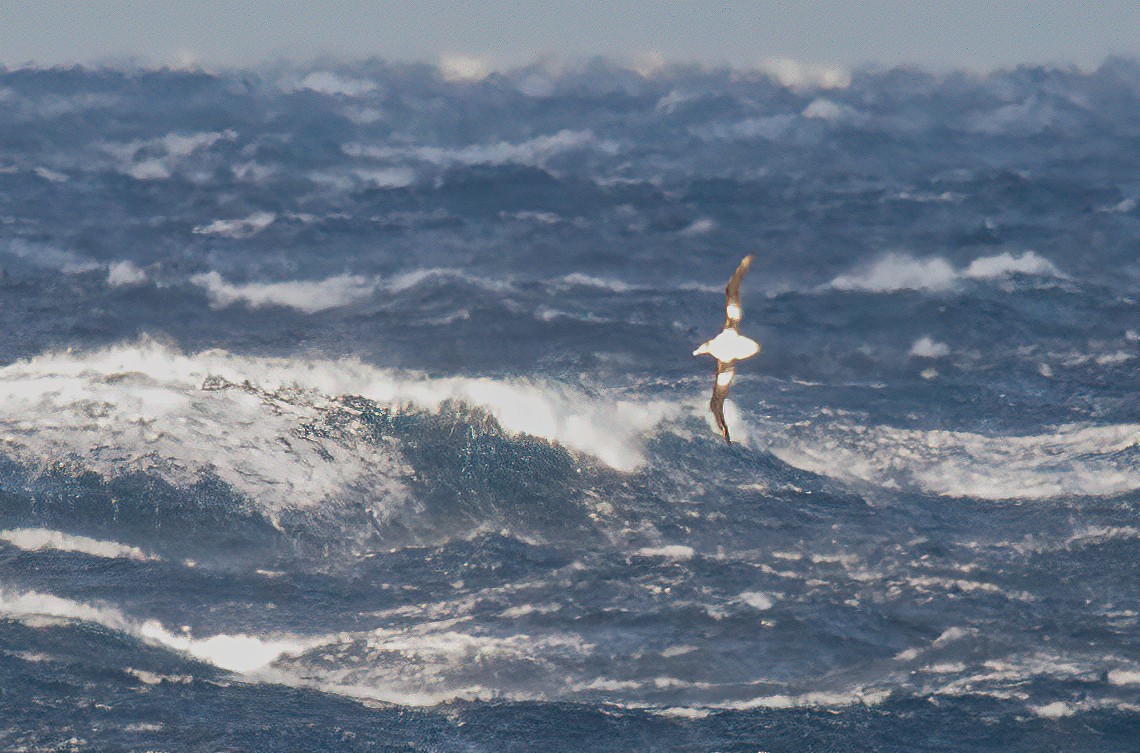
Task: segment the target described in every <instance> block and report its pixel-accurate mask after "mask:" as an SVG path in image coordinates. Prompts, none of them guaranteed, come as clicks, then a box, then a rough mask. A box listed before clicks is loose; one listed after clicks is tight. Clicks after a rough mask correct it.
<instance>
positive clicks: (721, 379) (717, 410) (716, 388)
mask: <svg viewBox="0 0 1140 753" xmlns="http://www.w3.org/2000/svg"><path fill="white" fill-rule="evenodd" d="M734 376H736V369H734V368H733V367H732V364H731V363H724V362H723V361H717V362H716V382H715V383H714V384H713V392H712V400H710V401H709V410H711V411H712V414H713V418H715V419H716V427H717V428H718V429H720V433H721V434H723V435H724V441H725V442H726V443H728V444H732V440H731V439H729V437H728V424H727V423H725V421H724V398H725V397H726V396H727V395H728V388H729V387H731V386H732V379H733V377H734Z"/></svg>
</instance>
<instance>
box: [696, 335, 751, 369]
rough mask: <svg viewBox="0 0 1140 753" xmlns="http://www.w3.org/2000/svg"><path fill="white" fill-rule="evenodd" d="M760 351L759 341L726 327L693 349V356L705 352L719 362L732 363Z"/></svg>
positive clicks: (701, 354)
mask: <svg viewBox="0 0 1140 753" xmlns="http://www.w3.org/2000/svg"><path fill="white" fill-rule="evenodd" d="M759 352H760V343H758V342H756V341H755V340H753V339H752V338H750V337H745V336H744V335H742V334H740V333H739V332H737V331H736V330H734V329H726V330H724V331H723V332H721V333H720V334H719V335H717V336H716V337H714V338H713V339H711V340H709V341H708V342H706V343H704V344H703V345H701V347H699V348H697V349H696V350H694V351H693V355H694V356H703V355H705V354H706V353H707V354H708V355H710V356H712V357H713V358H715V359H716V360H718V361H720V362H721V363H732V362H733V361H743V360H744V359H745V358H751V357H752V356H754V355H756V354H757V353H759Z"/></svg>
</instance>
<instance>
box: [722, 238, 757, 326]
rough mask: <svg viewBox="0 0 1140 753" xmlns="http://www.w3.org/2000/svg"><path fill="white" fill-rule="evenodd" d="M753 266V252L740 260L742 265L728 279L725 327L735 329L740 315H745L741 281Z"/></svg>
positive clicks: (725, 300)
mask: <svg viewBox="0 0 1140 753" xmlns="http://www.w3.org/2000/svg"><path fill="white" fill-rule="evenodd" d="M751 266H752V254H749V255H748V256H745V257H744V258H743V259H742V260H741V261H740V266H738V267H737V268H736V271H735V272H733V273H732V279H730V280H729V281H728V287H726V288H725V289H724V328H725V329H732V330H735V329H736V325H738V324H740V317H741V316H743V315H744V309H743V308H741V307H740V281H741V280H743V279H744V275H745V274H746V273H747V272H748V268H749V267H751Z"/></svg>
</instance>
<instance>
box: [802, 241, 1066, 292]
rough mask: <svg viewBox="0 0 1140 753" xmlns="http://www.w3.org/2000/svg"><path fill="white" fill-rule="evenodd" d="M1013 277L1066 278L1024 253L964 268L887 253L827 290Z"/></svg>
mask: <svg viewBox="0 0 1140 753" xmlns="http://www.w3.org/2000/svg"><path fill="white" fill-rule="evenodd" d="M1013 274H1023V275H1033V276H1037V277H1055V278H1064V277H1065V275H1064V274H1063V273H1062V272H1061V271H1060V270H1059V269H1058V268H1057V267H1056V265H1054V264H1053V262H1051V261H1049V260H1048V259H1045V258H1044V257H1041V256H1038V255H1037V254H1036V253H1034V252H1033V251H1025V252H1024V253H1022V254H1021V255H1020V256H1014V255H1012V254H1010V253H1009V252H1002V253H1000V254H996V255H994V256H982V257H979V258H977V259H974V260H973V261H972V262H970V264H969V265H967V266H966V267H965V268H964V269H955V268H954V266H953V265H951V264H950V262H948V261H946V260H945V259H941V258H938V257H932V258H927V259H916V258H914V257H912V256H907V255H905V254H888V255H886V256H884V257H882V258H881V259H879V260H878V261H876V262H874V263H872V264H871V265H870V266H868V267H865V268H863V269H861V270H858V271H855V272H849V273H847V274H843V275H839V276H838V277H836V278H835V279H833V280H832V281H831V282H829V283H827V285H825V286H824V287H825V288H830V289H833V290H843V291H862V292H869V293H893V292H897V291H900V290H923V291H945V290H950V289H951V288H953V287H954V286H955V285H957V284H958V283H960V282H962V281H963V280H993V279H997V278H1001V277H1006V276H1008V275H1013Z"/></svg>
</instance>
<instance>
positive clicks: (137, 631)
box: [0, 587, 328, 673]
mask: <svg viewBox="0 0 1140 753" xmlns="http://www.w3.org/2000/svg"><path fill="white" fill-rule="evenodd" d="M0 615H3V616H5V617H9V618H12V619H17V620H20V621H21V622H24V623H25V624H28V625H31V626H32V627H43V626H48V625H52V624H55V623H58V622H61V621H63V622H66V621H71V620H79V621H81V622H90V623H95V624H98V625H102V626H103V627H106V628H109V629H111V630H116V631H119V632H123V633H126V634H128V635H132V636H134V637H136V638H138V639H140V640H143V641H146V642H147V643H151V644H154V645H159V646H165V647H166V648H169V649H173V650H175V651H180V652H182V653H186V654H189V655H190V656H193V657H194V658H196V659H199V660H201V661H204V662H208V663H209V664H213V665H214V666H216V667H220V668H222V669H226V670H229V671H231V672H240V673H245V672H251V671H254V670H256V669H258V668H260V667H264V666H266V665H268V664H271V663H272V662H274V661H276V660H277V659H279V658H280V657H282V656H283V655H286V654H300V653H303V652H304V651H306V650H308V649H310V648H312V647H313V646H316V645H320V644H322V643H325V642H327V640H328V639H320V638H318V639H313V638H308V639H306V638H297V637H293V636H286V637H259V636H251V635H243V634H232V635H231V634H224V633H223V634H218V635H213V636H210V637H209V638H194V637H193V636H192V635H191V634H190V633H189V632H186V631H183V632H181V633H174V632H171V631H170V630H167V629H166V628H165V627H163V626H162V624H161V623H160V622H158V621H157V620H136V619H133V618H131V617H128V616H127V615H125V614H123V613H122V612H121V611H119V610H118V609H116V608H114V607H111V606H107V605H103V604H89V603H85V602H80V601H74V600H72V599H65V598H61V597H59V596H54V595H52V594H45V593H40V592H38V591H14V590H11V589H6V588H4V587H0Z"/></svg>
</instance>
